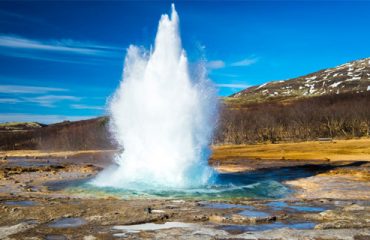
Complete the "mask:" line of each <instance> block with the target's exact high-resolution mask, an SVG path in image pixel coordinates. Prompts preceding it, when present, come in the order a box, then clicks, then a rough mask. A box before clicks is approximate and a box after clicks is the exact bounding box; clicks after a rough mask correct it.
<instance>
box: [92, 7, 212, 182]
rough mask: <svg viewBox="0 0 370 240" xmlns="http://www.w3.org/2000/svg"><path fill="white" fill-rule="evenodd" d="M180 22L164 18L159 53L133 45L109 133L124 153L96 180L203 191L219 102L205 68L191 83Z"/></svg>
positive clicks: (158, 38)
mask: <svg viewBox="0 0 370 240" xmlns="http://www.w3.org/2000/svg"><path fill="white" fill-rule="evenodd" d="M188 67H189V66H188V61H187V57H186V54H185V51H184V50H183V49H182V46H181V39H180V35H179V17H178V15H177V12H176V10H175V7H174V5H172V13H171V18H169V16H168V15H162V17H161V19H160V22H159V26H158V32H157V36H156V39H155V45H154V50H153V51H152V52H149V53H148V52H146V51H145V50H143V49H141V48H138V47H136V46H130V47H129V48H128V50H127V56H126V59H125V66H124V73H123V80H122V82H121V83H120V86H119V88H118V89H117V91H116V92H115V94H114V96H113V97H112V99H111V102H110V106H109V109H110V113H111V132H112V133H113V136H114V137H115V139H116V140H117V142H118V143H119V145H121V146H122V147H123V148H124V151H123V153H121V154H119V155H116V156H115V161H116V163H117V165H115V166H111V167H110V168H108V169H106V170H105V171H103V172H102V173H101V174H99V175H98V176H97V178H95V179H94V180H93V182H92V183H93V184H95V185H97V186H112V187H119V188H126V189H137V188H149V189H150V188H158V187H159V188H192V187H199V186H204V185H206V184H207V183H208V182H209V181H210V179H211V177H212V174H213V171H212V170H211V168H210V167H209V166H208V163H207V159H208V157H209V152H210V151H209V143H210V140H211V137H212V132H213V129H214V124H215V122H216V121H215V120H216V119H215V117H216V115H217V114H216V110H217V98H216V94H215V90H214V88H213V87H212V85H211V84H210V81H209V80H207V78H206V74H205V70H204V67H201V69H200V70H199V69H198V71H197V74H192V75H195V76H196V77H191V76H190V75H191V74H190V72H189V69H188Z"/></svg>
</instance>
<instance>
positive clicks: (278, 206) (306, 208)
mask: <svg viewBox="0 0 370 240" xmlns="http://www.w3.org/2000/svg"><path fill="white" fill-rule="evenodd" d="M266 206H268V207H270V208H271V209H272V210H274V211H280V210H293V211H297V212H311V213H314V212H322V211H325V210H327V208H325V207H317V206H310V205H304V203H303V204H294V203H292V204H288V203H286V202H282V201H274V202H269V203H267V204H266Z"/></svg>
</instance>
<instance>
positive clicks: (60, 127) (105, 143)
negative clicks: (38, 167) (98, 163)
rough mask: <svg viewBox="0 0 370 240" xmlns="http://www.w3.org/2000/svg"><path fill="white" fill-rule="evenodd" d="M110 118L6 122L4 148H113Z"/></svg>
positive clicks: (0, 141)
mask: <svg viewBox="0 0 370 240" xmlns="http://www.w3.org/2000/svg"><path fill="white" fill-rule="evenodd" d="M107 127H108V118H107V117H99V118H94V119H89V120H82V121H74V122H70V121H64V122H60V123H56V124H50V125H45V124H39V123H33V122H28V123H3V124H1V125H0V132H1V134H0V150H19V149H42V150H87V149H89V150H90V149H112V148H114V143H113V142H112V141H111V139H110V137H109V133H108V130H107Z"/></svg>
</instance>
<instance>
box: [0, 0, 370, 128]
mask: <svg viewBox="0 0 370 240" xmlns="http://www.w3.org/2000/svg"><path fill="white" fill-rule="evenodd" d="M170 3H171V2H169V1H156V2H154V1H144V2H137V1H105V2H103V1H101V2H100V1H91V2H89V1H80V2H76V1H65V2H62V1H20V2H17V1H11V2H7V1H5V2H4V1H1V2H0V63H1V64H0V122H4V121H39V122H44V123H50V122H58V121H62V120H77V119H84V118H90V117H95V116H100V115H103V114H106V110H105V105H106V103H107V98H109V96H110V95H111V94H112V93H113V92H114V90H115V88H116V87H117V85H118V83H119V81H120V79H121V74H122V65H123V59H124V56H125V49H126V48H127V47H128V46H129V44H135V45H141V46H144V47H146V48H150V45H151V44H152V43H153V41H154V37H155V33H156V30H157V24H158V21H159V17H160V15H161V14H163V13H168V12H169V11H170ZM175 4H176V9H177V11H178V12H179V15H180V25H181V26H180V28H181V35H182V41H183V45H184V48H185V49H186V51H187V54H188V56H189V59H190V61H191V62H193V63H194V62H197V61H198V60H199V58H202V57H205V58H206V59H207V60H208V71H209V77H210V78H211V79H212V81H213V82H215V84H216V85H217V87H218V89H219V94H220V96H227V95H230V94H232V93H234V92H237V91H240V90H242V89H243V88H245V87H247V86H252V85H257V84H262V83H264V82H267V81H272V80H281V79H287V78H292V77H297V76H300V75H304V74H307V73H310V72H313V71H317V70H320V69H323V68H327V67H333V66H336V65H339V64H341V63H345V62H347V61H351V60H355V59H359V58H365V57H369V56H370V44H369V39H370V31H369V26H370V15H369V12H370V2H364V1H358V2H343V1H340V2H335V1H327V2H320V1H312V2H307V1H291V2H283V1H270V2H262V1H235V2H233V1H218V2H211V1H200V2H197V1H175Z"/></svg>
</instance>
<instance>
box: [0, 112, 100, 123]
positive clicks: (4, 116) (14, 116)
mask: <svg viewBox="0 0 370 240" xmlns="http://www.w3.org/2000/svg"><path fill="white" fill-rule="evenodd" d="M95 117H96V116H65V115H41V114H28V113H1V114H0V122H40V123H47V124H49V123H57V122H62V121H66V120H69V121H77V120H84V119H90V118H95Z"/></svg>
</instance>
